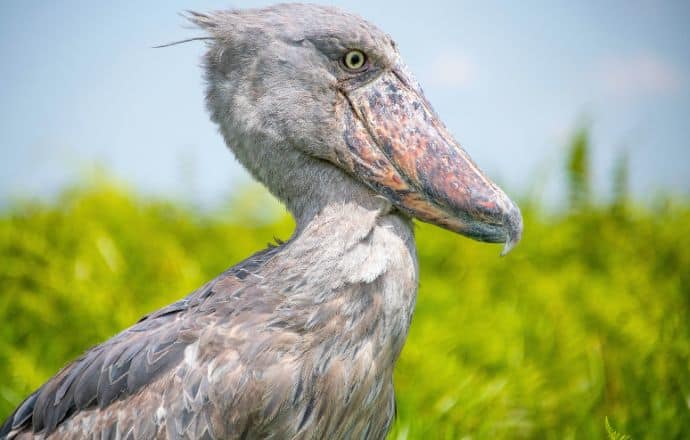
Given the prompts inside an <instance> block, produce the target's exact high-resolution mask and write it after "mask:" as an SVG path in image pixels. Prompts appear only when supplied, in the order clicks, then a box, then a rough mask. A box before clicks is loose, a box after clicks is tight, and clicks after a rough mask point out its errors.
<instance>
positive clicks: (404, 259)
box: [262, 165, 418, 368]
mask: <svg viewBox="0 0 690 440" xmlns="http://www.w3.org/2000/svg"><path fill="white" fill-rule="evenodd" d="M328 168H329V169H331V170H332V171H330V172H329V171H328V170H327V169H324V170H320V171H319V173H320V174H319V175H320V176H321V177H322V179H321V180H320V181H319V185H314V186H310V187H309V188H307V189H305V190H304V192H303V193H302V195H301V196H298V195H296V194H295V198H290V199H288V201H289V203H290V204H291V205H290V206H289V208H290V210H291V211H292V212H293V213H294V214H295V217H296V221H297V228H296V231H295V233H294V235H293V237H292V238H291V239H290V241H289V242H287V243H286V244H285V245H284V247H283V248H282V249H281V251H280V252H278V253H277V254H276V256H275V258H273V259H272V260H271V261H270V262H268V263H267V265H266V266H265V267H264V270H262V275H263V282H262V284H264V286H265V287H267V289H266V290H268V291H272V292H277V293H278V294H280V295H284V296H282V299H281V300H280V301H281V302H283V301H284V303H283V305H282V306H281V308H280V309H281V312H280V315H279V316H278V317H277V318H276V319H279V320H281V321H285V322H291V323H293V324H294V325H295V328H294V329H295V331H298V332H302V331H303V330H304V329H310V331H309V332H307V333H305V334H304V337H305V338H309V340H308V341H307V342H306V343H307V344H308V345H309V346H311V347H314V346H319V347H323V346H329V347H331V350H333V351H336V352H341V353H346V352H349V351H350V350H356V346H360V345H361V344H366V343H370V344H371V347H372V349H373V350H378V352H379V354H380V356H382V357H381V365H382V366H386V368H388V367H390V368H392V366H393V365H394V362H395V359H397V356H398V354H399V353H400V350H401V349H402V345H403V343H404V340H405V337H406V335H407V331H408V329H409V326H410V321H411V318H412V312H413V309H414V305H415V299H416V293H417V285H418V266H417V257H416V249H415V243H414V235H413V230H412V224H411V221H410V219H409V218H406V217H404V216H402V215H400V214H399V213H398V212H397V211H395V210H394V209H392V206H391V204H390V202H388V201H387V200H385V199H384V198H383V197H380V196H378V195H376V194H375V193H373V192H372V191H370V190H369V189H367V188H365V187H364V186H363V185H361V184H359V183H358V182H356V181H355V180H353V179H352V178H350V177H348V176H347V175H345V174H344V173H342V172H340V171H339V170H337V169H336V168H335V167H332V166H330V165H329V166H328ZM283 191H284V189H283ZM286 202H287V201H286ZM309 341H311V342H309Z"/></svg>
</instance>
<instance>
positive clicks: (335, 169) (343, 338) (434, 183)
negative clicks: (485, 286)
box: [0, 4, 522, 439]
mask: <svg viewBox="0 0 690 440" xmlns="http://www.w3.org/2000/svg"><path fill="white" fill-rule="evenodd" d="M190 19H191V20H192V21H193V22H194V23H196V24H197V25H198V26H200V27H201V28H202V29H204V30H205V31H206V32H207V34H208V35H207V37H206V38H207V39H208V52H207V54H206V55H205V58H204V67H205V73H206V83H207V95H206V99H207V104H208V108H209V110H210V113H211V118H212V119H213V121H215V123H217V124H218V126H219V128H220V131H221V133H222V135H223V137H224V138H225V141H226V143H227V145H228V146H229V148H230V149H231V150H232V151H233V153H234V154H235V156H236V157H237V159H238V160H239V161H240V162H241V163H242V164H243V165H244V166H245V167H246V168H247V169H248V170H249V171H250V172H251V174H252V175H253V176H254V177H255V178H256V179H257V180H258V181H260V182H261V183H263V184H264V185H265V186H266V187H267V188H268V189H269V190H270V191H271V192H272V193H273V194H274V195H275V196H276V197H277V198H278V199H280V200H281V201H282V202H283V203H284V204H285V206H286V207H287V209H288V210H289V211H290V212H291V214H292V215H293V216H294V218H295V221H296V224H297V227H296V229H295V232H294V234H293V235H292V237H291V238H290V239H289V240H288V241H286V242H285V243H282V244H280V245H278V246H276V247H269V248H268V249H265V250H262V251H260V252H258V253H256V254H254V255H252V256H251V257H249V258H248V259H246V260H244V261H243V262H241V263H239V264H237V265H236V266H234V267H231V268H230V269H228V270H227V271H225V272H224V273H222V274H221V275H220V276H218V277H217V278H216V279H214V280H212V281H210V282H209V283H207V284H206V285H204V286H203V287H201V288H200V289H199V290H197V291H195V292H192V293H191V294H190V295H188V296H187V297H185V298H184V299H182V300H180V301H178V302H175V303H173V304H171V305H169V306H167V307H164V308H163V309H161V310H158V311H156V312H154V313H151V314H149V315H147V316H145V317H143V318H141V320H140V321H139V322H137V323H136V324H134V325H133V326H132V327H130V328H128V329H126V330H124V331H123V332H122V333H120V334H118V335H116V336H115V337H113V338H112V339H110V340H108V341H106V342H104V343H102V344H100V345H98V346H96V347H93V348H92V349H90V350H89V351H87V352H86V353H85V354H84V355H83V356H82V357H80V358H79V359H77V360H75V361H74V362H72V363H71V364H69V365H67V366H66V367H65V368H63V369H62V370H61V371H60V372H58V374H57V375H56V376H54V377H53V378H52V379H50V380H49V381H48V382H46V383H45V384H44V385H43V386H42V387H41V388H39V389H38V390H37V391H36V392H34V393H33V394H32V395H30V396H29V397H28V398H27V399H26V400H25V401H24V402H23V403H22V404H21V405H20V406H19V407H18V408H17V409H16V410H15V412H14V413H13V414H12V415H11V416H10V417H9V419H8V420H7V421H6V422H5V424H4V425H3V427H2V429H1V431H0V437H2V438H32V437H33V438H35V437H38V438H70V439H71V438H74V439H77V438H79V439H81V438H103V439H105V438H119V439H130V438H132V439H148V438H208V439H229V438H275V439H292V438H295V439H296V438H300V439H306V438H315V439H324V438H328V439H337V438H384V437H385V435H386V433H387V432H388V430H389V428H390V426H391V422H392V420H393V418H394V414H395V399H394V390H393V381H392V375H393V367H394V365H395V362H396V359H397V358H398V355H399V354H400V350H401V349H402V347H403V343H404V342H405V338H406V336H407V332H408V328H409V326H410V320H411V318H412V313H413V310H414V306H415V298H416V293H417V284H418V269H417V257H416V253H415V242H414V234H413V226H412V219H413V218H417V219H419V220H421V221H424V222H428V223H433V224H435V225H438V226H441V227H443V228H446V229H449V230H450V231H453V232H457V233H460V234H462V235H465V236H467V237H470V238H473V239H476V240H480V241H485V242H491V243H499V242H500V243H505V248H504V252H507V251H508V250H510V248H511V247H512V246H513V245H514V244H515V243H516V242H517V241H518V240H519V239H520V235H521V231H522V220H521V216H520V212H519V210H518V208H517V206H516V205H515V204H514V203H513V202H512V201H511V200H510V199H509V198H508V197H507V196H506V195H505V194H504V192H503V191H501V190H500V189H499V188H498V187H497V186H496V185H495V184H494V183H492V182H491V181H490V180H489V179H488V178H487V177H486V176H485V175H484V174H483V173H482V171H481V170H480V169H479V168H478V167H477V165H476V164H475V163H474V162H473V161H472V160H471V159H470V157H469V156H468V154H467V153H466V152H465V151H464V150H463V149H462V148H461V147H460V146H459V144H458V143H457V142H456V141H455V140H454V139H453V137H452V136H451V134H450V133H449V132H448V130H447V129H446V127H445V126H444V124H443V123H442V122H441V121H440V120H439V118H438V116H437V115H436V113H435V112H434V111H433V110H432V108H431V105H430V104H429V102H428V101H427V99H426V98H425V97H424V94H423V93H422V89H421V88H420V86H419V84H418V83H417V81H416V80H415V79H414V77H413V76H412V75H411V73H410V72H409V71H408V69H407V67H406V66H405V64H404V63H403V61H402V59H401V58H400V55H399V53H398V49H397V47H396V44H395V42H394V41H393V40H392V39H391V38H390V37H389V36H388V35H387V34H385V33H384V32H382V31H380V30H379V29H377V28H376V27H375V26H374V25H372V24H371V23H369V22H367V21H365V20H363V19H361V18H360V17H358V16H356V15H353V14H349V13H346V12H343V11H341V10H338V9H334V8H331V7H325V6H313V5H303V4H289V5H279V6H274V7H269V8H265V9H254V10H236V11H224V12H217V13H212V14H198V13H191V14H190Z"/></svg>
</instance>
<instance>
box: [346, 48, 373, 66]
mask: <svg viewBox="0 0 690 440" xmlns="http://www.w3.org/2000/svg"><path fill="white" fill-rule="evenodd" d="M366 60H367V59H366V55H364V53H362V51H359V50H356V49H354V50H351V51H349V52H347V53H346V54H345V56H344V57H343V61H342V63H343V64H344V65H345V67H346V68H347V69H349V70H359V69H362V68H363V67H364V64H365V63H366Z"/></svg>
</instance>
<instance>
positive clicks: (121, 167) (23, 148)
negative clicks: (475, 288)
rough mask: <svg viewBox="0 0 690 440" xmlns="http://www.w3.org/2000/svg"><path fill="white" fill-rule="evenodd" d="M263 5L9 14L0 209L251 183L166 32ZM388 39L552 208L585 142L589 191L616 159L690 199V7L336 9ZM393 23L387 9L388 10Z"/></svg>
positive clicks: (194, 58)
mask: <svg viewBox="0 0 690 440" xmlns="http://www.w3.org/2000/svg"><path fill="white" fill-rule="evenodd" d="M269 3H270V2H263V1H260V2H257V1H251V2H250V1H235V2H233V3H228V2H220V1H192V0H187V1H180V0H173V1H171V0H165V1H163V0H155V1H147V2H138V1H137V2H135V1H118V2H93V1H77V0H64V1H61V2H45V1H38V0H21V1H19V0H5V1H3V2H2V4H0V200H4V201H7V200H8V199H9V198H11V197H15V196H50V195H52V194H55V193H56V192H58V191H59V190H60V188H62V187H64V185H65V184H66V183H69V182H73V181H75V180H77V181H78V180H79V178H80V177H83V175H84V173H85V170H89V169H91V168H93V166H94V164H100V165H102V166H103V167H104V168H106V169H107V170H109V172H110V173H111V174H112V175H114V176H115V177H116V178H118V179H120V180H122V181H124V182H127V183H128V184H130V185H131V186H132V187H134V188H137V189H138V190H140V191H142V192H144V193H150V194H159V195H163V196H166V197H175V198H178V197H179V198H183V199H186V200H189V201H192V202H195V203H203V204H208V203H211V204H213V203H214V202H217V201H219V200H222V199H223V198H225V197H227V196H228V195H229V194H231V193H232V192H233V191H235V190H236V189H237V188H240V187H242V186H243V185H244V184H245V183H246V181H247V175H246V174H245V173H244V171H242V169H241V167H240V166H239V165H238V164H237V163H236V162H235V160H234V159H233V158H232V156H231V154H230V153H229V152H228V151H227V149H226V148H225V146H224V144H223V142H222V140H221V138H220V136H219V135H218V134H217V130H216V128H215V127H214V126H213V125H212V124H211V122H209V120H208V117H207V114H206V111H205V109H204V105H203V84H202V80H201V71H200V69H199V59H200V56H201V54H202V53H203V50H204V49H203V45H202V44H200V43H190V44H186V45H180V46H176V47H171V48H167V49H151V46H153V45H156V44H160V43H165V42H169V41H173V40H176V39H183V38H186V37H190V36H194V35H197V34H198V32H197V31H195V30H192V29H189V28H187V27H185V25H184V21H183V20H182V19H181V18H180V17H179V16H178V15H177V13H178V12H180V11H183V10H185V9H196V10H200V11H204V10H209V9H224V8H229V7H240V8H241V7H256V6H263V5H266V4H269ZM320 3H330V4H334V5H336V6H341V7H344V8H346V9H349V10H351V11H354V12H357V13H359V14H361V15H363V16H365V17H366V18H368V19H370V20H371V21H373V22H374V23H376V24H377V25H379V27H381V28H382V29H384V30H385V31H387V32H388V33H390V34H391V35H392V36H393V37H394V39H396V41H397V42H398V44H399V46H400V48H401V51H402V54H403V56H404V58H405V59H406V61H407V63H408V64H409V66H410V68H411V70H412V71H413V72H415V74H416V75H417V77H418V79H419V80H420V83H421V84H422V86H423V87H424V88H425V91H426V93H427V96H428V98H429V99H430V101H431V102H432V103H433V105H434V106H435V108H436V110H437V111H438V113H439V114H440V115H441V117H442V118H443V119H444V121H445V122H446V124H447V125H448V126H449V128H450V129H451V131H452V132H453V133H454V134H455V136H456V138H458V139H459V140H460V141H461V143H462V144H463V146H464V147H465V148H466V149H467V150H468V151H469V152H470V154H471V155H472V156H473V157H474V159H475V161H476V162H478V163H479V165H480V166H481V167H482V168H484V169H485V170H486V171H487V173H488V174H489V175H491V176H493V177H494V178H496V179H497V180H498V181H499V182H501V183H502V184H503V185H505V186H506V187H507V190H508V192H509V193H512V194H521V193H524V192H525V191H533V190H535V188H538V189H539V190H540V191H542V192H543V194H544V197H545V198H547V199H550V200H557V199H558V194H560V193H561V190H562V187H561V184H560V182H561V181H562V177H563V176H562V167H561V161H562V158H563V151H564V148H565V145H566V141H567V139H568V136H569V135H570V134H571V133H572V132H573V130H574V129H575V128H576V127H577V126H578V124H582V123H586V124H589V126H590V127H591V130H592V136H593V141H594V145H595V151H594V165H595V173H596V183H597V184H596V189H597V191H598V192H599V193H600V194H602V197H604V196H605V194H607V193H608V188H609V186H610V185H609V180H610V179H609V177H608V176H609V175H610V174H611V168H612V166H613V163H614V162H615V159H616V157H617V156H618V155H619V154H620V153H621V152H622V151H624V150H626V151H628V152H629V154H630V158H631V183H632V188H633V191H634V193H635V194H636V195H637V196H638V197H640V198H646V197H649V196H651V195H653V194H656V193H658V192H660V191H662V192H672V193H680V194H686V195H687V194H690V165H689V163H690V26H688V23H690V3H689V2H683V1H678V2H670V1H647V0H644V1H642V0H629V1H606V2H594V1H592V2H584V1H581V2H573V1H549V2H531V1H527V2H497V1H485V2H464V1H425V2H421V3H420V2H417V1H415V2H412V1H397V2H373V1H349V2H345V1H337V2H320ZM393 5H395V6H393Z"/></svg>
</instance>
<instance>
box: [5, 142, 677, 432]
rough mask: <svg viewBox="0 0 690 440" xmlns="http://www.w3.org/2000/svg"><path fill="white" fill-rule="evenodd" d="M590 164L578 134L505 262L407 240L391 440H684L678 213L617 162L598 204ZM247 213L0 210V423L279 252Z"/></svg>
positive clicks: (74, 197) (116, 192)
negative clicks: (166, 314) (217, 284)
mask: <svg viewBox="0 0 690 440" xmlns="http://www.w3.org/2000/svg"><path fill="white" fill-rule="evenodd" d="M587 156H588V142H587V136H586V133H585V132H582V133H580V134H578V135H577V136H576V137H575V139H574V140H573V144H572V148H571V150H570V157H569V158H568V164H567V169H568V176H569V191H570V194H569V195H568V198H567V199H568V200H569V203H570V205H569V209H567V210H565V211H563V212H561V213H560V214H558V215H546V214H544V213H543V212H542V211H541V210H540V209H539V207H538V206H536V205H535V204H534V203H531V202H530V201H529V200H523V201H522V203H521V206H522V208H523V213H524V216H525V235H524V238H523V242H522V243H521V244H520V245H519V246H518V247H517V248H516V249H515V250H514V251H513V252H512V253H511V254H510V255H509V256H508V257H506V258H499V257H498V252H499V248H498V247H495V246H489V245H485V244H479V243H474V242H471V241H469V240H466V239H463V238H460V237H457V236H455V235H453V234H451V233H448V232H445V231H442V230H440V229H438V228H435V227H432V226H428V225H421V224H420V225H419V226H418V246H419V255H420V259H421V288H420V292H419V299H418V306H417V311H416V313H415V317H414V321H413V325H412V329H411V332H410V336H409V340H408V342H407V345H406V346H405V349H404V351H403V354H402V358H401V359H400V362H399V364H398V368H397V370H396V386H397V390H398V405H399V415H398V420H397V422H396V425H395V428H394V431H393V432H392V434H391V438H399V439H404V438H410V439H412V438H472V439H483V438H491V439H496V438H499V439H500V438H558V439H567V438H587V439H589V438H593V439H596V438H606V437H607V436H609V437H610V438H614V437H615V436H616V435H617V434H616V433H615V431H618V432H620V433H621V434H627V435H630V436H631V437H632V438H634V439H642V438H654V439H662V438H663V439H673V438H690V410H689V407H690V374H689V373H690V319H689V318H690V203H689V202H688V201H680V202H678V201H676V202H670V201H668V200H665V199H659V200H657V201H656V202H654V204H653V205H652V206H646V207H641V206H636V205H634V204H632V203H630V202H629V201H628V199H627V196H626V191H625V188H626V179H627V169H626V167H625V161H624V160H622V161H621V166H620V167H619V168H618V169H617V171H616V172H615V177H614V187H615V190H614V198H613V201H611V202H610V203H606V204H602V203H594V202H593V201H592V195H591V193H592V191H593V190H592V188H591V184H590V179H589V172H588V166H587ZM249 199H250V198H247V200H249ZM261 209H263V208H262V207H261V206H256V205H254V206H252V205H251V204H248V203H246V201H245V202H243V201H242V200H238V201H236V202H235V203H234V204H233V212H235V213H237V212H241V213H244V214H243V217H237V216H236V215H235V216H223V215H218V213H216V214H200V213H199V212H196V211H193V210H190V209H186V208H184V207H180V206H176V205H175V204H172V203H168V202H164V201H159V200H151V199H147V198H141V197H138V196H136V195H134V194H131V193H130V192H128V191H126V190H122V189H120V188H118V187H116V186H112V185H109V184H107V183H100V184H97V185H89V186H88V188H87V187H86V186H84V187H82V188H80V189H75V190H71V191H67V192H66V193H65V194H63V196H62V197H60V198H59V200H58V201H57V202H55V203H52V204H31V203H17V204H16V205H14V206H13V207H11V208H10V209H7V210H6V211H5V212H3V213H1V214H0V285H1V286H2V293H1V294H0V320H1V321H2V323H3V324H2V326H1V327H0V377H2V381H0V382H1V383H0V419H4V417H5V416H7V415H8V414H9V413H10V411H11V410H12V409H13V408H14V407H15V406H16V405H17V404H19V403H20V401H21V400H22V399H23V398H24V397H25V396H26V395H27V394H29V393H30V392H31V391H32V390H33V389H35V388H36V387H38V386H39V385H40V384H41V383H42V382H43V381H45V380H46V379H47V378H48V377H49V376H51V375H52V374H54V373H55V372H56V371H57V370H58V369H59V368H60V367H61V366H62V365H64V364H65V363H66V362H67V361H69V360H70V359H72V358H74V357H76V356H77V355H79V354H80V353H81V352H83V351H84V350H85V349H86V348H87V347H89V346H91V345H93V344H96V343H98V342H100V341H102V340H104V339H106V338H108V337H109V336H111V335H113V334H114V333H115V332H116V331H118V330H119V329H122V328H124V327H126V326H129V325H130V324H131V323H133V322H134V321H136V320H137V319H138V318H139V317H140V316H141V315H143V314H145V313H146V312H148V311H151V310H153V309H155V308H157V307H160V306H162V305H164V304H167V303H169V302H172V301H173V300H175V299H177V298H179V297H181V296H183V295H184V294H186V293H187V292H188V291H190V290H192V289H194V288H196V287H197V286H199V285H200V284H202V283H203V282H204V281H205V280H207V279H209V278H211V277H213V276H215V275H217V274H218V273H219V272H221V271H222V270H223V269H225V268H226V267H228V266H229V265H231V264H234V263H235V262H237V261H239V260H241V259H242V258H244V257H246V256H247V255H248V254H250V253H251V252H253V251H255V250H257V249H259V248H261V247H263V246H265V244H266V243H267V242H268V241H271V240H272V238H273V237H274V236H277V237H279V238H287V237H288V236H289V234H290V232H291V228H292V224H291V221H290V220H289V219H288V218H287V217H285V216H282V217H280V218H278V219H274V220H272V221H269V222H260V221H257V220H256V219H255V218H253V217H252V216H253V215H256V214H257V213H259V212H260V211H261ZM607 418H608V422H607V421H606V419H607ZM609 423H610V425H609ZM616 438H623V436H620V437H616Z"/></svg>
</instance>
